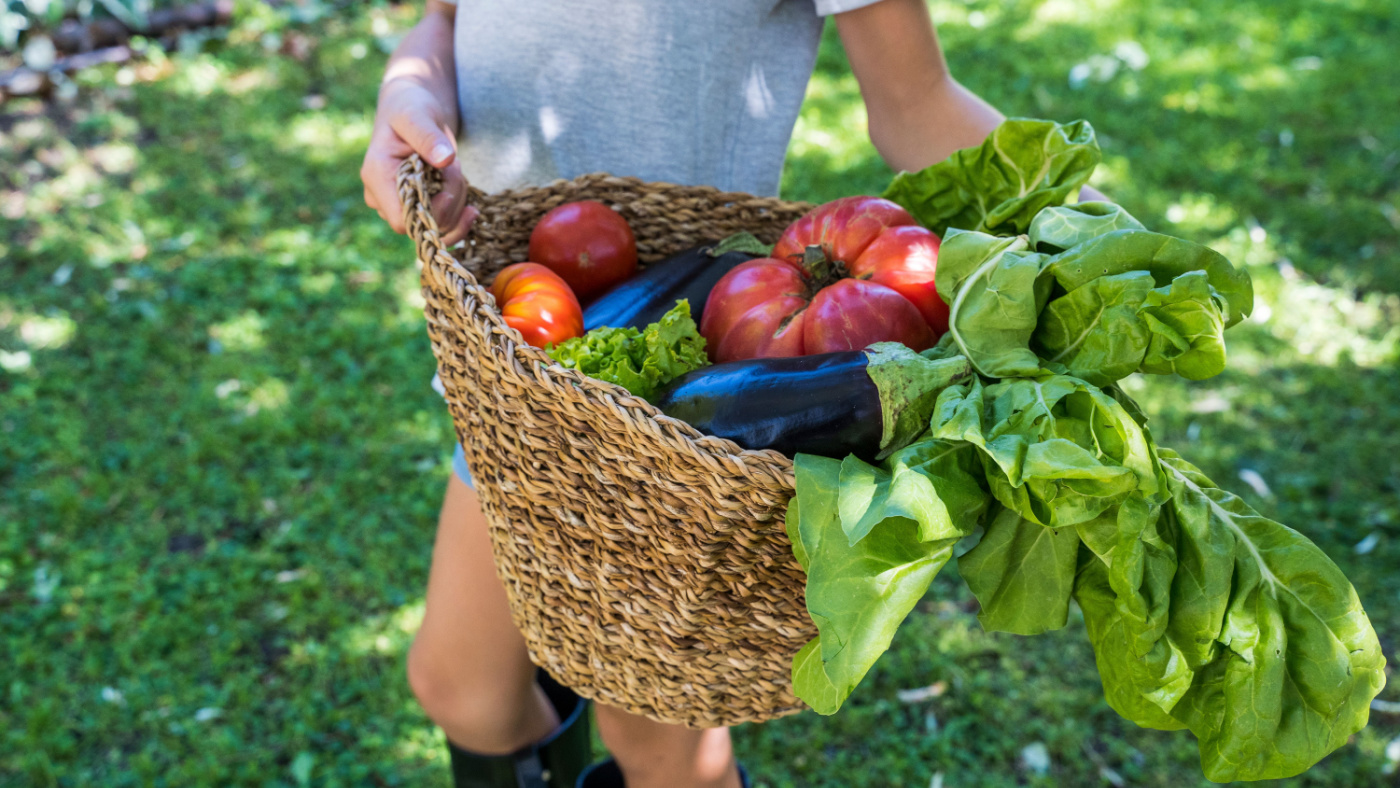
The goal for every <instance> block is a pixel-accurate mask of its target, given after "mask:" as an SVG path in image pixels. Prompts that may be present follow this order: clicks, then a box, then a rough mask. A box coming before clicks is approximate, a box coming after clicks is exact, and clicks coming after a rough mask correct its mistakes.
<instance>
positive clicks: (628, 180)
mask: <svg viewBox="0 0 1400 788" xmlns="http://www.w3.org/2000/svg"><path fill="white" fill-rule="evenodd" d="M397 180H398V191H399V200H400V203H401V205H402V206H403V214H404V224H405V227H406V228H407V232H408V235H409V237H410V238H412V239H413V241H414V245H415V247H416V250H417V254H418V260H419V262H420V264H421V265H422V266H423V267H424V268H425V269H428V268H432V267H435V266H436V267H437V268H438V270H439V271H440V272H441V273H442V274H444V275H446V276H448V277H450V278H451V279H456V280H458V281H455V282H450V284H452V285H453V287H452V290H453V291H454V292H455V293H456V297H455V298H454V299H453V302H454V306H455V307H456V308H457V309H458V310H459V312H460V313H461V314H462V315H464V316H466V317H468V318H470V317H472V316H473V315H475V316H476V317H478V318H484V319H485V320H486V321H487V323H488V324H489V328H490V333H492V334H495V335H496V336H494V337H491V341H490V342H489V343H488V344H489V345H490V347H491V348H492V350H493V351H495V352H499V353H502V354H504V356H505V357H506V358H508V359H510V360H511V362H512V363H513V365H515V366H517V367H518V369H517V370H516V371H517V372H518V373H523V374H527V375H528V376H529V377H532V378H534V379H535V380H536V381H538V382H540V383H541V384H544V385H546V386H548V385H551V384H553V383H556V382H557V383H559V384H562V385H572V386H576V387H579V388H582V389H584V390H585V391H590V392H593V393H596V394H597V395H599V397H600V398H601V399H603V400H604V401H606V402H607V403H608V404H609V405H611V406H612V409H613V410H614V412H616V413H618V415H622V416H624V417H626V418H627V420H628V421H630V422H632V423H633V424H636V425H638V426H643V425H647V426H648V429H649V430H650V431H652V432H654V433H660V436H665V437H670V438H671V440H668V441H667V443H670V444H673V445H674V444H677V443H680V444H683V445H685V446H687V447H688V448H689V449H690V453H691V454H693V455H696V456H697V457H698V458H700V459H703V460H708V461H709V462H706V464H707V465H711V464H718V465H720V466H725V467H727V469H728V470H729V472H730V473H734V472H737V475H739V476H742V477H745V478H748V479H751V480H755V481H757V479H755V478H754V477H755V476H762V477H766V478H768V479H769V480H771V482H773V483H776V484H778V485H780V486H782V487H783V488H785V489H787V490H789V491H792V490H794V488H795V485H796V476H795V472H794V467H793V459H792V458H791V457H788V456H787V455H785V454H783V453H781V452H778V451H776V450H773V449H745V448H742V447H740V446H739V445H738V444H736V443H734V442H733V441H731V440H729V439H727V438H720V437H716V436H713V435H706V434H705V433H703V432H700V431H699V430H698V429H696V428H695V427H693V426H691V425H690V424H688V423H687V422H685V421H682V420H680V419H677V418H674V417H671V416H668V415H666V414H665V413H663V412H662V411H661V410H659V409H658V408H657V407H656V406H655V405H653V404H651V403H650V402H648V401H647V400H645V399H643V398H641V397H638V396H636V395H634V394H632V393H631V392H629V391H628V390H627V389H625V388H623V387H622V386H620V385H618V384H616V383H610V382H607V381H603V380H599V379H597V378H592V377H589V376H587V375H585V374H584V373H582V372H580V371H579V370H576V369H570V368H568V367H565V366H563V365H561V364H559V363H558V362H557V361H555V360H554V359H552V358H550V356H549V355H548V354H547V353H546V352H545V351H544V350H543V349H541V348H536V347H533V346H531V345H530V344H528V343H527V342H525V340H524V337H523V336H522V335H521V334H520V332H519V331H518V330H516V329H515V328H513V327H511V326H509V325H507V324H506V322H505V320H504V319H503V318H502V316H501V313H500V310H499V309H498V308H497V307H496V302H495V298H494V297H493V296H492V295H491V293H490V291H489V290H488V289H487V288H486V287H485V286H483V285H482V284H481V282H480V281H479V280H478V279H477V278H476V275H475V274H474V273H473V272H472V271H471V269H470V268H469V267H468V265H467V262H466V261H464V260H462V259H459V258H458V256H457V255H455V254H453V253H452V251H451V250H450V249H448V248H446V247H445V246H444V244H443V243H442V234H441V231H440V230H439V228H438V225H437V221H436V219H435V218H434V217H433V215H432V212H431V210H429V208H428V206H429V200H430V199H431V196H432V195H434V194H436V193H437V192H438V191H440V190H441V173H440V172H439V171H438V170H436V169H433V168H432V167H431V166H429V165H428V164H427V163H426V162H424V161H423V159H422V158H421V157H420V156H418V155H417V154H412V155H410V156H409V157H408V158H407V159H405V160H404V161H403V163H402V164H401V165H400V166H399V169H398V172H397ZM569 183H574V184H578V185H592V184H598V185H622V186H631V187H637V188H641V187H660V188H663V189H672V190H675V189H684V190H686V191H688V192H689V193H691V194H695V195H705V196H707V197H708V198H709V199H712V200H717V201H721V202H737V201H741V200H752V199H754V197H753V195H749V194H745V193H742V192H725V191H721V190H720V189H718V188H715V187H713V186H683V185H678V184H672V183H666V182H662V181H644V180H642V179H640V178H636V177H633V176H618V175H610V174H608V173H602V172H596V173H587V174H584V175H580V176H578V177H575V178H559V179H556V180H554V181H551V182H550V183H548V184H544V185H542V186H534V187H530V186H527V187H516V188H511V189H506V190H503V191H500V192H497V193H495V194H487V193H486V192H483V191H482V190H480V189H477V188H476V187H474V186H471V185H470V184H468V185H467V205H468V206H471V207H474V208H484V207H486V206H489V205H491V204H494V203H498V202H509V201H515V200H521V199H528V198H529V197H531V196H532V195H534V194H536V193H538V192H541V191H547V190H550V189H557V188H558V187H559V186H561V185H563V184H569ZM775 202H776V198H775ZM789 204H792V205H797V206H805V205H807V204H806V203H789ZM483 213H484V211H483ZM481 221H482V218H481V217H478V219H477V221H476V222H473V225H472V227H471V229H469V230H468V233H467V237H466V241H467V246H466V248H468V249H470V248H471V245H472V244H473V242H474V241H475V240H476V239H475V238H474V235H475V232H476V230H477V229H478V226H479V225H478V223H479V222H481ZM468 259H470V258H468ZM472 302H474V303H472ZM530 373H533V374H530ZM676 448H680V446H676ZM711 470H712V471H720V468H718V467H712V468H711Z"/></svg>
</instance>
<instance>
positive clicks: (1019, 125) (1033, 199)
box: [884, 118, 1101, 235]
mask: <svg viewBox="0 0 1400 788" xmlns="http://www.w3.org/2000/svg"><path fill="white" fill-rule="evenodd" d="M1100 156H1101V154H1100V153H1099V145H1098V142H1097V141H1095V139H1094V129H1093V127H1092V126H1090V125H1089V124H1088V122H1086V121H1082V120H1081V121H1076V122H1074V123H1069V124H1059V123H1054V122H1051V121H1048V120H1027V119H1021V118H1013V119H1010V120H1007V121H1005V122H1003V123H1002V124H1001V125H1000V126H998V127H997V128H996V129H995V130H994V131H993V132H992V133H991V135H990V136H988V137H987V139H986V141H985V142H983V143H982V144H981V145H980V146H978V147H976V148H967V149H965V150H960V151H957V152H956V153H954V154H953V155H952V156H949V157H948V158H947V159H945V160H943V161H941V162H939V163H937V164H934V165H932V166H930V167H925V168H924V169H922V170H920V171H918V172H901V173H900V174H898V175H896V176H895V178H894V181H893V182H892V183H891V184H890V186H889V188H888V189H886V190H885V193H884V197H885V199H888V200H893V201H894V202H896V203H898V204H899V205H901V206H903V208H904V209H905V210H907V211H909V213H910V214H911V215H913V217H914V218H915V219H917V220H918V222H919V224H922V225H923V226H925V227H927V228H929V229H930V230H933V231H934V232H936V233H938V234H939V235H943V234H944V233H946V232H947V231H948V229H949V228H957V229H960V230H977V231H979V232H985V233H991V234H993V235H1016V234H1018V233H1024V232H1025V231H1026V230H1027V228H1029V227H1030V223H1031V220H1032V219H1033V218H1034V217H1035V215H1036V214H1038V213H1039V212H1040V211H1041V209H1043V208H1047V207H1049V206H1052V205H1063V204H1064V203H1065V200H1067V199H1068V198H1069V197H1071V196H1072V195H1077V194H1078V193H1079V190H1080V188H1082V187H1083V186H1084V184H1085V183H1088V181H1089V175H1090V173H1092V172H1093V171H1094V168H1095V167H1097V166H1098V164H1099V159H1100Z"/></svg>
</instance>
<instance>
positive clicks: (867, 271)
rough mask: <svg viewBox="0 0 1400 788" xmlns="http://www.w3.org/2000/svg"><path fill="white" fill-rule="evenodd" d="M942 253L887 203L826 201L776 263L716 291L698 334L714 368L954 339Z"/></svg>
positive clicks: (746, 270) (749, 270)
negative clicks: (938, 274)
mask: <svg viewBox="0 0 1400 788" xmlns="http://www.w3.org/2000/svg"><path fill="white" fill-rule="evenodd" d="M938 245H939V239H938V236H937V235H934V234H933V233H932V232H930V231H929V230H926V229H924V228H922V227H920V226H918V225H917V224H915V222H914V219H913V217H911V216H910V215H909V214H908V213H907V212H906V211H905V210H904V209H903V208H901V207H899V206H898V205H895V204H894V203H892V202H890V201H889V200H882V199H879V198H877V197H845V198H842V199H840V200H836V201H835V202H829V203H827V204H825V205H822V206H819V207H817V208H815V209H814V210H812V211H811V212H810V213H808V214H807V215H806V216H803V217H802V218H801V219H798V220H797V221H796V222H793V223H792V225H790V226H789V227H788V228H787V230H786V231H785V232H784V233H783V236H782V238H781V239H779V240H778V243H777V245H775V246H774V247H773V256H772V257H770V258H764V259H761V260H751V261H749V262H747V263H744V264H743V265H740V266H738V267H737V268H735V269H734V270H732V271H730V272H729V273H728V274H726V275H725V276H724V277H723V278H722V279H720V280H719V282H717V283H716V284H715V287H714V289H713V290H711V291H710V297H709V299H708V300H707V301H706V303H705V312H704V315H703V316H702V317H701V319H700V333H701V334H702V335H704V337H705V340H706V344H707V346H708V347H709V350H710V354H711V357H712V358H713V359H714V360H715V361H716V362H718V363H724V362H726V361H737V360H740V359H746V358H773V357H779V356H805V355H812V354H815V353H831V352H835V351H838V350H859V349H860V348H863V347H865V346H866V345H869V344H870V343H872V342H883V341H894V342H901V343H903V344H905V345H908V346H909V347H911V348H913V349H915V350H923V349H925V348H928V347H932V346H933V344H934V343H935V342H936V341H937V340H938V337H939V336H940V335H942V334H943V332H945V331H947V330H948V307H947V306H946V305H945V304H944V303H943V300H942V299H941V298H939V296H938V292H937V290H935V289H934V285H933V278H934V272H935V270H936V268H937V264H938Z"/></svg>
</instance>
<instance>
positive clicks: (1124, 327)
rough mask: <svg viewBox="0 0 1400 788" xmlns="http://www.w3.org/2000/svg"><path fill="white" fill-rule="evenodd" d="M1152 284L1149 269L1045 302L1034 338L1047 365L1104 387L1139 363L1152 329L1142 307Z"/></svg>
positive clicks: (1096, 282) (1107, 278)
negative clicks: (1057, 367)
mask: <svg viewBox="0 0 1400 788" xmlns="http://www.w3.org/2000/svg"><path fill="white" fill-rule="evenodd" d="M1154 286H1155V282H1153V280H1152V274H1150V273H1148V272H1147V271H1128V272H1127V273H1122V274H1117V275H1114V276H1101V277H1099V278H1097V279H1091V280H1089V281H1088V282H1087V283H1085V284H1084V285H1083V286H1081V287H1079V288H1076V289H1074V290H1071V291H1070V292H1068V293H1066V294H1065V295H1063V296H1061V297H1059V298H1057V299H1055V300H1054V301H1051V302H1050V303H1049V304H1047V305H1046V307H1045V311H1044V312H1042V313H1041V314H1040V324H1039V325H1038V326H1037V327H1036V330H1035V334H1034V336H1033V337H1032V339H1033V345H1034V347H1035V350H1036V352H1037V353H1038V354H1039V355H1040V356H1041V357H1042V358H1044V359H1045V362H1046V365H1047V366H1053V365H1059V367H1061V368H1063V369H1064V371H1065V374H1068V375H1073V376H1074V377H1077V378H1079V379H1081V380H1086V381H1088V382H1090V383H1093V384H1094V385H1096V386H1106V385H1108V384H1110V383H1113V382H1114V381H1117V380H1122V379H1123V378H1126V377H1127V376H1129V375H1131V374H1133V373H1134V372H1136V371H1137V370H1138V367H1140V366H1142V361H1143V358H1144V357H1145V356H1146V355H1147V348H1148V346H1149V345H1150V344H1151V342H1152V332H1151V330H1150V329H1149V328H1148V325H1147V322H1146V321H1145V320H1144V319H1143V318H1142V315H1141V312H1142V305H1143V302H1144V301H1145V300H1146V299H1147V296H1148V294H1149V293H1151V292H1152V289H1153V287H1154Z"/></svg>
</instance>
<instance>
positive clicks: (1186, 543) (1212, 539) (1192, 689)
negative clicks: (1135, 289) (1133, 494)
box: [1075, 449, 1385, 782]
mask: <svg viewBox="0 0 1400 788" xmlns="http://www.w3.org/2000/svg"><path fill="white" fill-rule="evenodd" d="M1160 455H1161V458H1162V465H1163V468H1164V469H1165V471H1166V477H1167V483H1168V485H1169V486H1170V488H1171V493H1172V495H1171V498H1170V500H1169V501H1168V502H1167V503H1166V504H1165V505H1164V506H1163V507H1162V508H1161V511H1160V512H1159V513H1157V514H1155V515H1154V517H1155V519H1156V520H1157V521H1158V522H1159V523H1160V525H1158V526H1156V527H1154V528H1151V529H1141V528H1136V527H1133V526H1129V527H1127V528H1124V527H1123V524H1122V523H1121V522H1120V527H1119V529H1118V530H1119V534H1118V539H1117V540H1115V541H1116V544H1113V545H1112V548H1111V549H1110V550H1109V551H1108V553H1107V554H1106V555H1103V556H1095V559H1097V560H1089V561H1087V562H1086V563H1085V565H1084V568H1083V569H1081V571H1080V575H1079V578H1078V580H1077V583H1076V588H1075V596H1076V598H1077V599H1078V600H1079V603H1080V606H1081V608H1083V610H1084V616H1085V622H1086V624H1087V625H1088V629H1089V635H1090V639H1091V640H1092V642H1093V644H1094V651H1095V657H1096V661H1097V662H1098V665H1099V672H1100V675H1101V676H1102V677H1103V681H1104V691H1105V695H1106V696H1107V698H1108V700H1109V703H1110V705H1112V706H1113V707H1114V709H1116V710H1117V711H1119V713H1121V714H1123V715H1124V716H1125V717H1128V718H1129V719H1133V720H1134V721H1136V722H1138V723H1139V724H1142V725H1146V726H1149V727H1158V728H1183V727H1184V728H1189V729H1190V730H1191V732H1192V733H1194V734H1195V735H1196V738H1197V739H1199V741H1200V747H1201V764H1202V767H1203V769H1204V771H1205V774H1206V777H1208V778H1210V779H1211V780H1214V781H1216V782H1228V781H1231V780H1264V779H1275V778H1284V777H1291V776H1293V775H1295V774H1298V773H1300V772H1302V771H1303V770H1305V769H1307V768H1308V767H1309V766H1311V765H1312V764H1314V763H1316V762H1317V761H1318V760H1320V759H1321V758H1322V757H1323V756H1325V755H1326V754H1327V753H1329V752H1331V751H1332V750H1335V749H1336V748H1337V747H1340V746H1341V745H1342V744H1344V743H1345V742H1346V740H1347V738H1348V737H1349V736H1351V735H1352V734H1353V733H1355V732H1356V731H1358V730H1360V729H1361V728H1362V727H1364V726H1365V725H1366V721H1367V716H1368V709H1369V705H1370V702H1371V699H1373V698H1374V697H1376V695H1377V694H1378V693H1379V692H1380V690H1381V687H1382V686H1383V685H1384V682H1385V679H1384V676H1385V670H1384V668H1385V659H1384V657H1383V656H1382V654H1381V650H1380V644H1379V642H1378V640H1377V638H1376V633H1375V631H1374V630H1373V629H1372V628H1371V624H1370V621H1369V619H1368V618H1367V616H1366V612H1365V611H1364V610H1363V609H1362V608H1361V602H1360V600H1359V599H1358V598H1357V596H1356V591H1355V589H1354V588H1352V585H1351V583H1350V582H1348V581H1347V579H1346V577H1345V576H1344V575H1343V574H1342V572H1341V570H1340V569H1338V568H1337V565H1336V564H1334V563H1333V562H1332V561H1331V559H1329V558H1328V557H1327V556H1326V554H1324V553H1323V552H1322V551H1321V550H1319V549H1318V548H1317V546H1316V545H1314V544H1313V543H1312V542H1310V541H1309V540H1308V539H1307V538H1306V537H1304V536H1303V535H1302V534H1300V533H1298V532H1297V531H1294V530H1293V529H1291V528H1288V527H1287V526H1284V525H1282V524H1280V523H1277V522H1274V521H1273V520H1269V519H1268V518H1265V517H1262V516H1260V515H1259V513H1258V512H1256V511H1254V510H1253V509H1252V508H1250V507H1249V506H1248V505H1247V504H1245V503H1244V502H1243V501H1241V500H1240V499H1239V498H1238V497H1236V496H1234V495H1232V494H1231V493H1229V492H1226V491H1225V490H1222V489H1220V488H1219V487H1218V486H1216V484H1215V483H1214V482H1212V481H1211V480H1210V479H1208V478H1206V476H1205V475H1204V474H1202V473H1201V472H1200V470H1199V469H1197V468H1196V467H1195V466H1193V465H1191V464H1190V463H1188V462H1186V461H1185V460H1183V459H1181V458H1180V457H1179V456H1178V455H1177V454H1176V453H1175V452H1172V451H1170V450H1168V449H1162V450H1160ZM1121 519H1122V518H1120V520H1121ZM1134 530H1136V531H1139V532H1140V533H1139V534H1137V535H1134V534H1133V533H1131V531H1134ZM1143 539H1156V540H1160V541H1161V542H1162V545H1161V547H1159V548H1158V549H1157V554H1156V555H1148V556H1146V557H1145V558H1144V559H1135V558H1134V557H1132V556H1131V553H1132V552H1133V550H1132V549H1131V545H1132V543H1133V542H1134V541H1141V540H1143ZM1168 547H1169V548H1171V549H1167V548H1168ZM1124 560H1128V561H1129V562H1130V564H1131V566H1129V567H1120V566H1119V565H1118V564H1119V563H1120V562H1121V561H1124ZM1154 573H1155V574H1156V575H1157V577H1156V578H1155V579H1153V578H1147V577H1145V575H1150V574H1154ZM1134 577H1138V578H1142V579H1141V580H1140V581H1139V582H1138V583H1137V584H1136V586H1137V587H1136V588H1134V583H1133V582H1131V581H1132V579H1133V578H1134ZM1134 609H1137V610H1148V611H1153V612H1155V615H1147V616H1142V615H1136V614H1134V613H1133V612H1131V611H1133V610H1134Z"/></svg>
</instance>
